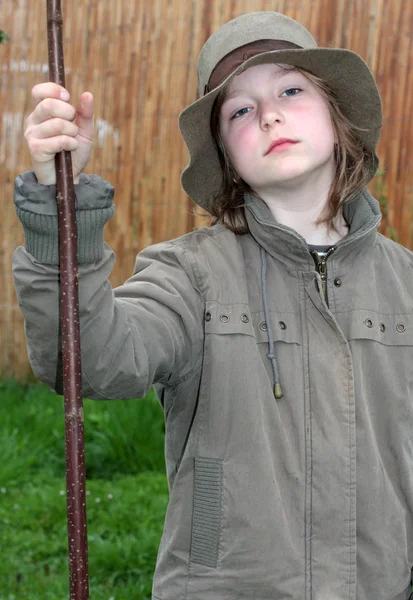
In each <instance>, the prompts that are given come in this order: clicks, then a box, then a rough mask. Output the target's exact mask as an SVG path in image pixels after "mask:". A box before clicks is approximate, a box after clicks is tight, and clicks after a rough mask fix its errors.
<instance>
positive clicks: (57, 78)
mask: <svg viewBox="0 0 413 600" xmlns="http://www.w3.org/2000/svg"><path fill="white" fill-rule="evenodd" d="M46 1H47V38H48V52H49V79H50V81H53V82H55V83H58V84H59V85H62V86H64V87H65V74H64V62H63V39H62V27H63V16H62V9H61V4H60V0H46ZM55 160H56V188H57V194H56V201H57V204H58V215H59V261H60V328H61V336H62V364H63V390H64V405H65V453H66V502H67V528H68V551H69V577H70V600H87V599H88V598H89V584H88V551H87V528H86V488H85V460H84V420H83V401H82V370H81V355H80V327H79V294H78V281H79V276H78V262H77V226H76V207H75V191H74V183H73V173H72V160H71V153H70V152H66V151H63V152H60V153H58V154H56V159H55Z"/></svg>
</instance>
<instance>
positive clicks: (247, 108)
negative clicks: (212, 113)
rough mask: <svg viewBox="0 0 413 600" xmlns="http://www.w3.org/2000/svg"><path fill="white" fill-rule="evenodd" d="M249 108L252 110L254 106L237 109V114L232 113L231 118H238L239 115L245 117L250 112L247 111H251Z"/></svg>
mask: <svg viewBox="0 0 413 600" xmlns="http://www.w3.org/2000/svg"><path fill="white" fill-rule="evenodd" d="M249 110H252V108H251V107H247V106H246V107H245V108H240V109H239V110H237V112H236V113H235V114H233V115H232V117H231V119H237V118H238V117H243V116H244V115H246V114H248V113H247V112H246V111H249ZM244 111H245V112H244Z"/></svg>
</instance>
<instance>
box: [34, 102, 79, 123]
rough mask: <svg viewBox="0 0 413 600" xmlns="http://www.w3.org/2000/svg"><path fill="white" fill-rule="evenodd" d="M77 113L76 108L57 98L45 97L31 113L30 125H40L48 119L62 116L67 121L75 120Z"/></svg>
mask: <svg viewBox="0 0 413 600" xmlns="http://www.w3.org/2000/svg"><path fill="white" fill-rule="evenodd" d="M75 115H76V110H75V108H74V107H73V106H72V105H71V104H68V103H67V102H63V100H57V99H56V98H45V99H44V100H41V101H40V102H39V104H38V105H37V106H36V108H35V109H34V111H33V112H32V114H31V115H30V125H38V124H39V123H43V122H44V121H46V120H48V119H53V118H56V117H57V118H60V119H66V121H74V119H75Z"/></svg>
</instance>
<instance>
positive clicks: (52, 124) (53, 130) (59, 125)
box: [31, 119, 79, 139]
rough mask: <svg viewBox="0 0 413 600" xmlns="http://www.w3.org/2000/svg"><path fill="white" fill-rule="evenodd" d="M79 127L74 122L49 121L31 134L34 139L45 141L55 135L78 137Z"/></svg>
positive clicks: (37, 127)
mask: <svg viewBox="0 0 413 600" xmlns="http://www.w3.org/2000/svg"><path fill="white" fill-rule="evenodd" d="M78 132H79V127H78V126H77V125H76V123H72V121H67V120H65V119H47V121H44V122H43V123H40V124H39V125H37V126H35V127H33V128H32V131H31V134H32V136H33V137H34V138H37V139H44V138H50V137H54V136H55V135H70V136H72V137H76V136H77V134H78Z"/></svg>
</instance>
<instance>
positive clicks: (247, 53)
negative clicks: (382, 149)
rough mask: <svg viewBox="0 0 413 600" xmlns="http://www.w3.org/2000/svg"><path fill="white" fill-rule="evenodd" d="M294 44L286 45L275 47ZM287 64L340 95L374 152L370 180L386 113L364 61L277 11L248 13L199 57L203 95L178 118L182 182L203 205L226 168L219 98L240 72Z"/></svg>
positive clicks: (219, 184)
mask: <svg viewBox="0 0 413 600" xmlns="http://www.w3.org/2000/svg"><path fill="white" fill-rule="evenodd" d="M280 46H289V48H287V49H285V48H284V49H275V50H274V49H271V48H277V47H280ZM268 63H273V64H287V65H292V66H296V67H300V68H302V69H305V70H307V71H309V72H310V73H313V74H314V75H316V76H318V77H320V78H321V79H322V80H323V81H324V82H325V83H326V84H327V85H328V86H329V87H330V89H331V90H332V91H333V93H334V94H335V96H336V98H337V100H338V103H339V106H340V108H341V110H342V112H343V114H344V115H345V116H346V117H347V118H348V119H349V120H350V121H351V123H353V124H354V125H356V126H357V127H358V128H360V129H355V135H356V137H357V139H358V140H359V141H360V143H361V144H363V145H364V146H365V148H366V149H367V151H369V153H370V154H371V157H370V158H366V161H367V164H366V166H367V169H368V172H369V174H370V176H371V177H370V178H373V177H374V175H375V173H376V171H377V167H378V165H379V159H378V157H377V154H376V148H377V144H378V141H379V138H380V132H381V126H382V120H383V114H382V104H381V100H380V94H379V91H378V89H377V85H376V82H375V80H374V77H373V75H372V73H371V71H370V69H369V67H368V65H367V64H366V63H365V61H364V60H363V59H362V58H361V57H360V56H359V55H358V54H356V53H355V52H352V51H351V50H346V49H342V48H319V47H317V43H316V41H315V40H314V38H313V37H312V35H311V34H310V33H309V32H308V31H307V29H306V28H305V27H304V26H303V25H301V24H300V23H297V21H294V20H293V19H290V18H289V17H286V16H285V15H282V14H279V13H276V12H269V11H267V12H255V13H248V14H244V15H241V16H239V17H237V18H236V19H233V20H232V21H229V22H228V23H226V24H225V25H223V26H222V27H221V28H220V29H218V30H217V31H216V32H215V33H214V34H213V35H212V36H211V37H210V38H209V39H208V40H207V42H206V43H205V44H204V46H203V47H202V49H201V52H200V54H199V58H198V88H199V95H200V98H199V99H198V100H196V101H195V102H193V103H192V104H190V105H189V106H187V107H186V108H185V109H184V110H183V111H182V112H181V114H180V116H179V128H180V130H181V133H182V136H183V138H184V141H185V143H186V145H187V147H188V150H189V155H190V159H189V164H188V166H187V167H186V168H185V170H184V171H183V172H182V175H181V184H182V187H183V188H184V190H185V192H186V193H187V194H188V196H190V197H191V198H192V200H194V201H195V202H196V203H197V204H198V205H200V206H201V207H203V208H205V209H206V210H208V208H209V206H210V203H211V201H212V200H213V199H214V198H215V197H216V196H217V195H218V194H219V192H220V190H221V187H222V182H223V172H222V167H221V163H220V160H219V155H218V151H217V147H216V144H215V141H214V139H213V136H212V133H211V125H210V123H211V113H212V107H213V104H214V101H215V99H216V97H217V96H218V94H219V92H220V91H221V90H222V88H223V87H224V86H225V85H226V84H227V83H228V82H229V81H230V80H231V79H232V78H233V77H235V76H236V75H239V74H240V73H242V72H243V71H245V70H246V69H248V68H249V67H253V66H255V65H262V64H268Z"/></svg>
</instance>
